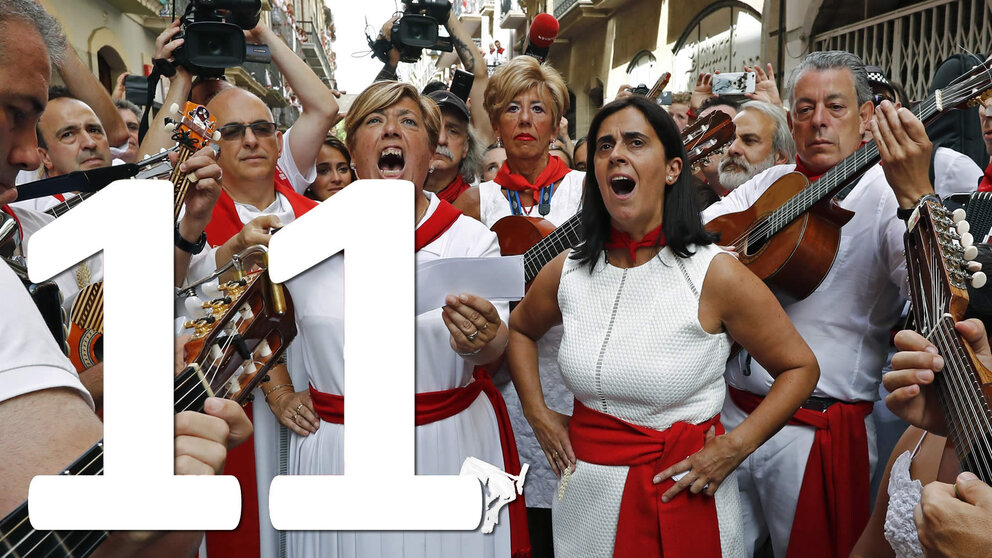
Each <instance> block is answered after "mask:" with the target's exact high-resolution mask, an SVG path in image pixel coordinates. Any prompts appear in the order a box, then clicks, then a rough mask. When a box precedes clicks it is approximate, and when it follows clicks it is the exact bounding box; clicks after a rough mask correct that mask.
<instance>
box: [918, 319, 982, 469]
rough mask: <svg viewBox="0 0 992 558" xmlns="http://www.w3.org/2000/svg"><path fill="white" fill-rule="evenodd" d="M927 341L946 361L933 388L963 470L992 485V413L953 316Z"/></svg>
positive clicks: (934, 330) (941, 321) (938, 325)
mask: <svg viewBox="0 0 992 558" xmlns="http://www.w3.org/2000/svg"><path fill="white" fill-rule="evenodd" d="M928 338H929V339H930V341H931V342H932V343H933V344H934V345H936V346H937V348H938V349H939V350H940V354H941V355H942V356H943V357H944V363H945V364H944V369H943V370H942V371H941V373H940V374H937V375H936V378H935V379H934V385H935V386H936V388H937V397H938V399H939V401H940V408H941V410H942V411H943V414H944V422H945V423H946V424H947V430H948V438H949V439H950V440H951V443H952V444H953V446H954V451H955V453H956V454H957V456H958V461H960V463H961V470H963V471H971V472H972V473H974V474H975V475H977V476H978V478H980V479H982V481H983V482H985V483H992V410H990V409H989V404H988V400H987V399H986V397H985V394H984V393H983V391H982V383H981V380H980V376H979V373H978V370H977V368H976V366H975V364H974V362H973V360H972V359H971V357H970V355H969V352H968V350H967V348H966V347H965V345H964V343H963V342H962V340H961V338H960V335H959V334H958V333H957V331H956V330H955V329H954V319H953V317H951V315H950V314H946V315H944V317H943V318H941V320H940V321H939V322H938V324H937V326H936V327H935V328H934V329H933V331H932V332H931V333H930V335H929V336H928Z"/></svg>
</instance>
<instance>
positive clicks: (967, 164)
mask: <svg viewBox="0 0 992 558" xmlns="http://www.w3.org/2000/svg"><path fill="white" fill-rule="evenodd" d="M984 174H985V171H983V170H982V169H981V167H979V166H978V165H976V164H975V161H973V160H972V159H971V157H969V156H967V155H965V154H964V153H959V152H957V151H954V150H953V149H950V148H947V147H938V148H937V151H936V152H935V153H934V156H933V191H934V192H936V193H937V195H938V196H940V197H941V199H943V198H945V197H947V196H950V195H951V194H966V193H971V192H974V191H976V190H977V189H978V182H979V181H980V180H981V179H982V176H983V175H984Z"/></svg>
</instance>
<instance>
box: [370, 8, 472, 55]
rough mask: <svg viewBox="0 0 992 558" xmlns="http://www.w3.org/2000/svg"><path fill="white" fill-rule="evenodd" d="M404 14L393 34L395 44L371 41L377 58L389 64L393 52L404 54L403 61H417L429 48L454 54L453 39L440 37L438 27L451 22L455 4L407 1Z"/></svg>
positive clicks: (383, 40) (395, 25)
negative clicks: (390, 53) (390, 52)
mask: <svg viewBox="0 0 992 558" xmlns="http://www.w3.org/2000/svg"><path fill="white" fill-rule="evenodd" d="M403 4H404V9H403V15H402V16H400V18H399V19H398V20H396V22H395V23H393V29H392V31H391V39H392V42H390V41H386V40H385V39H381V38H380V39H379V40H378V41H375V42H374V43H373V42H371V40H370V42H369V45H370V46H371V48H372V53H373V55H374V56H375V57H376V58H378V59H379V60H382V61H383V62H387V61H388V60H389V49H390V48H391V47H396V50H398V51H400V62H416V61H417V60H419V59H420V53H421V52H422V51H423V50H424V49H425V48H428V49H431V50H443V51H446V52H451V50H452V48H453V47H452V44H451V37H441V36H439V35H438V27H439V26H441V25H444V24H445V22H447V21H448V13H449V12H450V11H451V2H449V1H448V0H403Z"/></svg>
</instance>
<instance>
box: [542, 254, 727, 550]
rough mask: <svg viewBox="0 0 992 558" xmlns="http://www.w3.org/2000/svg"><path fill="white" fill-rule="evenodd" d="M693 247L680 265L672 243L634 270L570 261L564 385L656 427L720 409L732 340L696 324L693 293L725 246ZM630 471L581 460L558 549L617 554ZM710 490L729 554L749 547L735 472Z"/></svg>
mask: <svg viewBox="0 0 992 558" xmlns="http://www.w3.org/2000/svg"><path fill="white" fill-rule="evenodd" d="M693 249H694V250H695V252H696V254H695V255H694V256H693V257H691V258H686V259H683V260H682V264H683V265H684V267H685V270H684V272H683V270H682V269H681V268H680V267H679V265H678V263H677V262H676V260H675V257H674V255H673V254H672V252H671V250H670V249H669V248H667V247H666V248H663V249H662V251H661V252H659V254H658V257H655V258H653V259H651V260H650V261H648V262H646V263H644V264H642V265H640V266H637V267H633V268H629V269H621V268H617V267H614V266H612V265H610V264H608V263H606V262H605V261H603V260H602V259H601V260H600V261H599V262H598V263H597V264H596V266H595V269H594V271H593V273H592V275H590V273H589V270H588V267H585V266H583V267H579V265H578V262H577V261H576V260H573V259H571V258H569V259H567V260H566V261H565V265H564V267H563V269H562V275H561V283H560V285H559V287H558V304H559V306H560V307H561V314H562V323H563V325H564V327H565V334H564V336H563V338H562V342H561V349H560V350H559V353H558V362H559V364H560V365H561V371H562V375H563V376H564V379H565V385H566V386H567V387H568V388H569V389H570V390H571V391H572V392H573V393H574V394H575V397H576V399H578V400H579V401H580V402H582V404H583V405H585V406H587V407H589V408H590V409H594V410H596V411H600V412H603V413H607V414H610V415H613V416H615V417H618V418H620V419H622V420H624V421H626V422H629V423H632V424H636V425H639V426H644V427H648V428H652V429H655V430H666V429H667V428H669V427H670V426H671V425H672V424H673V423H675V422H680V421H681V422H688V423H691V424H699V423H702V422H704V421H706V420H708V419H710V418H712V417H713V416H715V415H716V414H717V413H719V412H720V409H721V407H722V406H723V399H724V395H725V393H726V383H725V381H724V379H723V371H724V366H725V364H724V363H725V362H726V360H727V356H728V354H729V352H730V340H729V338H728V336H727V335H726V334H723V333H721V334H711V333H708V332H706V331H705V330H704V329H703V328H702V326H701V325H700V324H699V296H698V294H697V293H698V292H700V291H701V289H702V285H703V279H704V278H705V276H706V271H707V269H708V267H709V264H710V262H711V261H712V259H713V257H714V256H716V255H717V254H719V253H720V252H721V250H720V249H719V248H717V247H716V246H712V245H711V246H703V247H694V248H693ZM687 276H688V278H687ZM689 278H691V284H690V282H689V280H688V279H689ZM627 471H628V467H625V466H608V465H596V464H592V463H588V462H585V461H581V460H579V461H578V462H577V464H576V466H575V471H574V473H572V475H571V478H570V479H569V482H568V485H567V486H566V488H565V491H564V494H563V497H562V499H561V500H558V499H557V498H556V499H555V500H554V502H553V508H552V510H553V519H554V535H555V554H556V555H559V556H583V557H585V558H594V557H604V558H605V557H610V556H612V555H613V543H614V539H615V537H616V529H617V518H618V515H619V511H620V499H621V496H622V495H623V489H624V484H625V482H626V479H627ZM714 499H715V501H716V507H717V517H718V520H719V526H720V545H721V548H722V550H723V555H724V556H744V555H746V551H745V550H744V543H743V537H742V531H741V523H740V509H739V501H738V488H737V478H736V473H732V474H731V475H730V476H728V477H727V478H726V479H725V480H724V482H723V483H722V484H721V485H720V487H719V488H718V489H717V491H716V495H715V496H714Z"/></svg>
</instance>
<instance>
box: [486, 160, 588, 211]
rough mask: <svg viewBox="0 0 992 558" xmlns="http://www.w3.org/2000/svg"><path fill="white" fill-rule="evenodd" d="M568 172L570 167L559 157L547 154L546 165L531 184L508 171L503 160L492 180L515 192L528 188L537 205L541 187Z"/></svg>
mask: <svg viewBox="0 0 992 558" xmlns="http://www.w3.org/2000/svg"><path fill="white" fill-rule="evenodd" d="M570 172H572V169H570V168H568V165H566V164H565V163H563V162H562V160H561V159H559V158H558V157H555V156H554V155H548V166H546V167H544V170H543V171H541V174H539V175H537V180H535V181H534V183H533V184H531V183H530V182H528V181H527V179H526V178H524V177H523V175H520V174H516V173H513V172H512V171H510V167H509V166H508V165H507V163H506V162H505V161H504V162H503V166H502V167H500V168H499V172H497V173H496V178H494V179H493V181H495V182H496V184H499V185H500V186H501V187H503V188H506V189H507V190H515V191H517V192H523V191H527V190H530V191H531V194H532V195H533V196H534V205H537V204H538V203H540V201H541V198H540V196H541V193H540V192H541V188H543V187H545V186H547V185H549V184H553V183H555V182H558V181H559V180H561V179H562V178H564V177H565V175H566V174H568V173H570Z"/></svg>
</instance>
